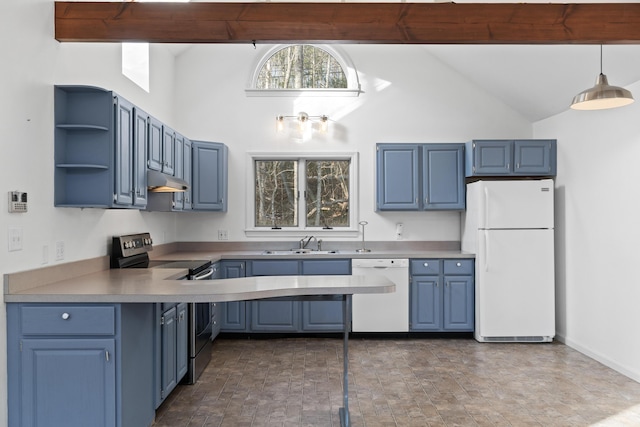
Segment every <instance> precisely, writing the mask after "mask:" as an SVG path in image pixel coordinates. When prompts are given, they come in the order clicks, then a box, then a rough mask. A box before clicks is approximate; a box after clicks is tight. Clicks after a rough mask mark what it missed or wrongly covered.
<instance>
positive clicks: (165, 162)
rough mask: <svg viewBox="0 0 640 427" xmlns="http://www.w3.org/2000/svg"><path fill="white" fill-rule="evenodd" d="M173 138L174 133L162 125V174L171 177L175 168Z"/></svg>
mask: <svg viewBox="0 0 640 427" xmlns="http://www.w3.org/2000/svg"><path fill="white" fill-rule="evenodd" d="M175 136H176V132H175V131H174V130H173V129H171V128H170V127H169V126H167V125H162V172H164V173H166V174H167V175H173V173H174V168H175V155H176V152H175Z"/></svg>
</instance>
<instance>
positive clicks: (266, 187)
mask: <svg viewBox="0 0 640 427" xmlns="http://www.w3.org/2000/svg"><path fill="white" fill-rule="evenodd" d="M255 176H256V182H255V188H256V192H255V194H256V200H255V211H256V218H255V224H256V227H297V226H298V198H297V195H298V188H297V182H298V165H297V163H296V161H294V160H256V162H255Z"/></svg>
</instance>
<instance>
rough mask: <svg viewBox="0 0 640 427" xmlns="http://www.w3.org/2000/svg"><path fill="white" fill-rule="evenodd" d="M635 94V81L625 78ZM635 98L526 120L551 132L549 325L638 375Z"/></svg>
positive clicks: (638, 137)
mask: <svg viewBox="0 0 640 427" xmlns="http://www.w3.org/2000/svg"><path fill="white" fill-rule="evenodd" d="M628 89H630V90H631V91H632V92H633V93H634V94H635V95H636V98H637V97H638V94H640V83H636V84H634V85H632V86H630V87H629V88H628ZM639 114H640V103H638V102H637V101H636V103H634V104H632V105H630V106H627V107H624V108H620V109H614V110H604V111H581V112H579V111H573V110H569V111H567V112H565V113H563V114H560V115H557V116H555V117H552V118H550V119H547V120H544V121H541V122H539V123H536V124H535V125H534V136H535V137H541V138H546V137H553V138H557V139H558V176H557V179H556V187H557V208H556V236H557V238H556V244H557V249H558V250H557V256H556V261H557V263H556V265H557V277H556V289H557V298H558V303H557V312H558V313H557V314H558V315H557V329H558V334H559V336H560V338H561V339H563V340H564V341H565V342H566V343H567V344H568V345H570V346H572V347H574V348H576V349H578V350H579V351H582V352H584V353H586V354H588V355H590V356H592V357H594V358H595V359H597V360H599V361H601V362H603V363H605V364H606V365H609V366H611V367H613V368H614V369H617V370H618V371H620V372H622V373H624V374H626V375H627V376H629V377H631V378H634V379H635V380H636V381H640V339H639V335H638V326H639V325H640V310H639V309H638V306H639V301H640V286H638V280H637V277H636V274H637V272H636V267H637V266H638V242H639V241H640V216H639V215H638V212H639V211H640V187H639V186H638V183H639V182H640V169H639V168H638V167H637V164H636V163H637V159H638V158H640V124H639V122H638V115H639Z"/></svg>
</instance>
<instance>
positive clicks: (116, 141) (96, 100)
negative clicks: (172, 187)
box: [54, 86, 147, 208]
mask: <svg viewBox="0 0 640 427" xmlns="http://www.w3.org/2000/svg"><path fill="white" fill-rule="evenodd" d="M54 98H55V112H54V122H55V138H54V145H55V148H54V151H55V153H54V162H55V177H54V181H55V190H54V193H55V194H54V204H55V206H60V207H82V208H86V207H95V208H141V207H144V206H145V205H146V187H147V184H146V175H145V174H143V173H140V167H141V166H140V164H138V163H137V162H138V161H142V159H141V158H140V154H139V153H138V148H139V146H138V139H137V138H138V136H139V135H138V134H137V133H136V127H137V126H140V125H141V124H140V123H139V118H138V117H136V116H135V115H136V113H135V107H134V106H133V104H131V103H129V102H128V101H126V100H125V99H124V98H122V97H120V96H119V95H117V94H115V93H113V92H111V91H106V90H104V89H100V88H96V87H89V86H56V87H55V88H54ZM142 126H144V125H142ZM142 132H143V133H144V129H143V130H142ZM141 149H142V150H144V147H142V148H141ZM142 167H143V168H144V166H142Z"/></svg>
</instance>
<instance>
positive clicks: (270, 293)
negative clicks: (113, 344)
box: [5, 268, 395, 303]
mask: <svg viewBox="0 0 640 427" xmlns="http://www.w3.org/2000/svg"><path fill="white" fill-rule="evenodd" d="M185 274H186V270H185V269H153V268H150V269H129V270H104V271H101V272H97V273H93V274H89V275H84V276H80V277H76V278H73V279H67V280H62V281H59V282H54V283H50V284H47V285H43V286H39V287H35V288H31V289H26V290H23V291H20V292H16V293H10V294H7V295H5V302H49V303H97V302H109V303H140V302H216V301H243V300H251V299H259V298H272V297H283V296H305V295H343V294H363V293H364V294H366V293H387V292H394V291H395V284H394V283H393V282H391V281H389V280H388V279H385V278H383V277H365V276H261V277H240V278H236V279H221V280H199V281H189V280H177V278H178V277H181V276H184V275H185Z"/></svg>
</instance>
